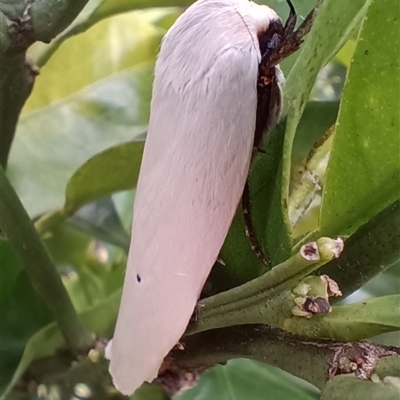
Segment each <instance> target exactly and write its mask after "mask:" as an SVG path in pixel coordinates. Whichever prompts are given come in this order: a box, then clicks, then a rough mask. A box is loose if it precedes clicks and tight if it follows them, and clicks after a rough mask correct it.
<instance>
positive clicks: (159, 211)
mask: <svg viewBox="0 0 400 400" xmlns="http://www.w3.org/2000/svg"><path fill="white" fill-rule="evenodd" d="M289 6H290V15H289V18H288V20H287V22H286V23H285V25H283V24H282V22H281V20H280V19H279V17H278V15H277V14H276V12H275V11H274V10H272V9H271V8H269V7H267V6H264V5H258V4H256V3H253V2H251V1H249V0H198V1H197V2H195V3H194V4H192V5H191V6H190V7H189V8H188V9H187V10H186V11H185V12H184V13H183V14H182V15H181V16H180V17H179V18H178V19H177V21H176V22H175V24H174V25H173V26H172V28H171V29H170V30H169V31H168V32H167V34H166V35H165V37H164V39H163V41H162V45H161V49H160V52H159V55H158V59H157V63H156V66H155V74H154V77H155V78H154V84H153V93H152V100H151V112H150V121H149V127H148V134H147V139H146V144H145V149H144V154H143V160H142V165H141V170H140V175H139V180H138V185H137V191H136V198H135V204H134V211H133V224H132V236H131V245H130V250H129V256H128V265H127V270H126V276H125V282H124V288H123V294H122V300H121V305H120V310H119V314H118V319H117V323H116V328H115V333H114V337H113V340H112V341H111V342H110V344H109V346H108V349H107V353H108V357H109V358H110V373H111V375H112V377H113V381H114V384H115V386H116V387H117V389H119V390H120V391H121V392H122V393H124V394H127V395H129V394H132V393H133V392H134V391H135V390H136V389H137V388H138V387H139V386H140V385H141V384H142V383H143V382H144V381H152V380H153V379H154V378H155V377H156V376H157V372H158V369H159V367H160V365H161V363H162V361H163V359H164V357H165V356H166V355H167V354H168V352H169V351H170V350H171V349H172V348H173V347H174V345H175V344H176V343H177V342H178V341H179V339H180V337H181V336H182V335H183V334H184V332H185V329H186V326H187V324H188V322H189V320H190V317H191V315H192V313H193V310H194V308H195V306H196V303H197V301H198V298H199V296H200V292H201V290H202V288H203V285H204V283H205V281H206V279H207V277H208V275H209V273H210V271H211V268H212V266H213V265H214V263H215V261H216V260H217V258H218V255H219V252H220V250H221V247H222V245H223V243H224V240H225V237H226V235H227V233H228V230H229V227H230V225H231V222H232V219H233V217H234V215H235V212H236V209H237V207H238V205H239V203H240V201H241V198H242V195H243V206H244V207H243V208H244V210H245V214H244V217H245V221H246V225H247V230H248V232H249V237H250V240H251V242H252V246H253V248H254V249H255V251H256V253H257V254H258V255H259V257H260V258H261V259H262V260H263V262H267V260H266V258H265V256H264V255H263V253H262V251H261V249H260V247H259V244H258V242H257V239H256V237H255V235H254V233H252V232H253V231H252V224H251V214H250V213H249V211H250V208H249V205H250V203H249V198H248V184H247V183H246V181H247V175H248V172H249V166H250V162H251V159H252V155H253V153H254V150H255V149H256V150H257V149H260V147H261V142H262V139H263V136H264V132H268V131H270V130H271V129H272V128H273V127H274V126H275V125H276V123H277V122H278V119H279V114H280V111H281V104H282V94H281V85H282V83H283V74H282V72H281V70H280V69H279V66H278V64H279V62H280V61H281V60H282V59H283V58H285V57H287V55H289V54H291V53H292V52H294V51H295V50H297V49H298V48H299V46H300V44H301V41H302V37H303V36H304V34H305V33H306V32H307V31H308V30H309V28H310V26H311V21H312V18H313V14H312V13H311V14H310V16H308V17H307V18H306V20H305V21H304V22H303V24H302V25H301V26H300V28H299V29H298V30H297V31H295V30H294V28H295V24H296V14H295V12H294V9H293V6H292V5H291V3H289Z"/></svg>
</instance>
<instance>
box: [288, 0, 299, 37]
mask: <svg viewBox="0 0 400 400" xmlns="http://www.w3.org/2000/svg"><path fill="white" fill-rule="evenodd" d="M286 3H287V4H288V6H289V10H290V11H289V16H288V19H287V20H286V23H285V35H290V34H292V33H293V32H294V28H295V26H296V22H297V14H296V10H295V8H294V6H293V3H292V2H291V0H286Z"/></svg>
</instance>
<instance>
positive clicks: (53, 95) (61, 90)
mask: <svg viewBox="0 0 400 400" xmlns="http://www.w3.org/2000/svg"><path fill="white" fill-rule="evenodd" d="M158 13H159V14H160V12H158ZM152 14H153V13H147V14H143V13H140V12H134V13H129V14H124V15H117V16H115V17H113V18H110V19H108V20H105V21H102V22H100V23H98V24H97V25H95V26H93V27H92V28H91V29H90V30H88V31H87V32H85V34H84V35H79V36H74V37H72V38H70V39H69V40H68V41H66V42H65V43H63V44H62V46H61V47H60V48H59V49H58V50H57V51H56V52H55V53H54V54H53V56H52V57H51V58H50V60H49V61H48V62H47V64H46V66H45V67H44V68H42V69H41V71H40V74H39V75H38V76H37V78H36V80H35V86H34V90H33V92H32V94H31V96H30V98H29V99H28V101H27V103H26V104H25V107H24V109H23V113H24V115H25V114H29V113H31V112H33V111H38V110H41V109H42V108H43V107H45V106H47V105H49V104H54V103H55V102H58V101H60V100H62V99H64V98H65V97H68V96H70V95H72V94H74V93H76V92H78V91H80V90H82V89H84V88H86V87H87V86H89V85H91V84H94V83H96V82H100V81H102V80H103V79H105V78H109V77H110V75H113V74H117V73H120V72H123V71H125V70H127V69H132V68H133V67H139V66H140V65H141V64H143V63H146V62H154V60H155V55H156V52H157V49H158V47H159V45H160V42H161V38H162V36H163V34H164V32H165V31H164V30H162V29H160V28H158V27H156V26H154V25H153V23H152V22H151V21H149V19H150V17H151V16H152ZM46 46H49V45H46V44H44V43H36V44H35V45H34V46H32V48H31V49H30V50H29V53H28V55H29V57H30V58H33V59H35V58H37V57H38V54H40V53H41V52H43V51H44V49H43V48H46ZM78 60H79V61H78ZM77 61H78V64H77ZM78 66H79V67H78ZM132 106H133V103H132Z"/></svg>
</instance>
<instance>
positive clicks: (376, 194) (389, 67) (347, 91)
mask: <svg viewBox="0 0 400 400" xmlns="http://www.w3.org/2000/svg"><path fill="white" fill-rule="evenodd" d="M399 20H400V11H399V7H398V2H397V1H396V0H382V1H373V2H372V3H371V6H370V8H369V10H368V14H367V18H366V19H365V21H364V25H363V27H362V30H361V32H360V37H359V39H358V43H357V49H356V51H355V54H354V58H353V62H352V64H351V67H350V71H349V74H348V79H347V82H346V85H345V88H344V93H343V99H342V102H341V108H340V112H339V118H338V126H337V129H336V135H335V138H334V143H333V148H332V153H331V157H330V161H329V165H328V170H327V177H326V185H325V188H324V193H323V201H322V207H321V214H320V234H321V235H328V236H332V235H346V234H349V233H352V232H354V230H355V229H357V227H358V226H360V225H361V224H363V223H364V222H365V221H367V220H368V219H369V218H371V217H372V216H373V215H375V214H377V213H378V212H379V211H381V210H382V209H383V208H385V207H387V206H388V205H389V204H390V203H392V202H393V201H394V200H396V199H397V198H399V197H400V158H399V130H400V123H399V121H400V119H399V109H400V96H399V85H400V81H399V59H400V53H399V48H400V43H399V41H400V39H399V34H398V33H399ZM382 26H386V27H387V29H385V30H384V32H383V31H382Z"/></svg>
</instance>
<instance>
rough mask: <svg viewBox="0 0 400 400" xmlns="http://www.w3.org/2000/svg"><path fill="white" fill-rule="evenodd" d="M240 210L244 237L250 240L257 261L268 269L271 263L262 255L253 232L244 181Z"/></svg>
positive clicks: (248, 197)
mask: <svg viewBox="0 0 400 400" xmlns="http://www.w3.org/2000/svg"><path fill="white" fill-rule="evenodd" d="M242 208H243V218H244V224H245V227H246V236H247V237H248V238H249V240H250V245H251V249H252V250H253V251H254V253H255V254H256V256H257V257H258V259H259V260H260V261H261V262H262V263H263V264H264V266H266V267H270V264H271V261H269V260H268V259H267V257H266V256H265V255H264V252H263V250H262V247H261V245H260V242H259V241H258V239H257V236H256V233H255V232H254V226H253V221H252V218H251V207H250V188H249V181H246V184H245V186H244V190H243V195H242Z"/></svg>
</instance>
